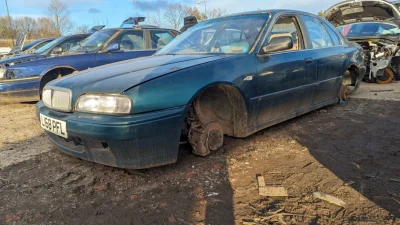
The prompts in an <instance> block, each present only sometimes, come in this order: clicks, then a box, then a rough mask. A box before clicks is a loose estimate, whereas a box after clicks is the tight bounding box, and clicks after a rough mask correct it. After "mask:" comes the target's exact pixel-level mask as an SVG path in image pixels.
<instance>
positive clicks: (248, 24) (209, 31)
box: [156, 14, 269, 55]
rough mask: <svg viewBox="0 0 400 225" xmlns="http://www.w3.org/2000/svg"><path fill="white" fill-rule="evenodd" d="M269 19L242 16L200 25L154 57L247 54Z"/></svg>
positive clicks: (261, 15) (258, 16) (179, 37)
mask: <svg viewBox="0 0 400 225" xmlns="http://www.w3.org/2000/svg"><path fill="white" fill-rule="evenodd" d="M268 17H269V15H268V14H259V15H243V16H235V17H227V18H220V19H215V20H210V21H206V22H202V23H200V24H197V25H196V26H193V27H192V28H190V29H188V30H187V31H185V32H183V33H182V34H181V35H179V36H178V37H177V38H176V39H174V40H173V41H171V42H170V43H169V44H168V45H166V46H165V47H164V48H162V49H161V50H160V51H159V52H158V53H157V54H156V55H168V54H173V55H175V54H177V55H184V54H215V53H217V54H218V53H219V54H243V53H247V52H248V51H249V50H250V49H251V47H252V46H253V44H254V42H255V40H256V39H257V37H258V35H259V33H260V30H261V29H262V27H263V26H264V24H265V23H266V21H267V19H268Z"/></svg>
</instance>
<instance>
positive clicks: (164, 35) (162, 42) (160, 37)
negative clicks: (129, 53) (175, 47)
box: [150, 30, 174, 49]
mask: <svg viewBox="0 0 400 225" xmlns="http://www.w3.org/2000/svg"><path fill="white" fill-rule="evenodd" d="M150 39H151V48H153V49H157V48H162V47H164V46H166V45H167V44H168V43H169V42H171V41H172V40H174V36H172V34H170V32H169V31H162V30H159V31H156V30H152V31H150Z"/></svg>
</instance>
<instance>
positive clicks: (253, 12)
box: [217, 9, 317, 19]
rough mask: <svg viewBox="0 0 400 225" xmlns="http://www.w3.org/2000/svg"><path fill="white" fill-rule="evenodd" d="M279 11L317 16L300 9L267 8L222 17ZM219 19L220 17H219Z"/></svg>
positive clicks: (276, 12) (277, 12)
mask: <svg viewBox="0 0 400 225" xmlns="http://www.w3.org/2000/svg"><path fill="white" fill-rule="evenodd" d="M279 13H294V14H306V15H310V16H314V17H316V16H317V15H315V14H312V13H308V12H304V11H298V10H291V9H266V10H256V11H249V12H241V13H234V14H230V15H226V16H222V17H220V18H226V17H234V16H243V15H261V14H273V15H275V14H279ZM217 19H218V18H217Z"/></svg>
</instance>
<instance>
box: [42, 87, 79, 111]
mask: <svg viewBox="0 0 400 225" xmlns="http://www.w3.org/2000/svg"><path fill="white" fill-rule="evenodd" d="M71 96H72V92H71V90H69V89H66V88H54V87H49V88H47V87H46V88H45V89H44V90H43V93H42V100H43V103H44V104H45V105H46V106H47V107H49V108H51V109H55V110H58V111H62V112H70V111H71V110H72V106H71Z"/></svg>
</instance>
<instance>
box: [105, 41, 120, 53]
mask: <svg viewBox="0 0 400 225" xmlns="http://www.w3.org/2000/svg"><path fill="white" fill-rule="evenodd" d="M119 49H120V47H119V44H118V43H111V44H109V45H108V46H107V52H115V51H118V50H119Z"/></svg>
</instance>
